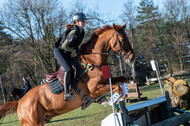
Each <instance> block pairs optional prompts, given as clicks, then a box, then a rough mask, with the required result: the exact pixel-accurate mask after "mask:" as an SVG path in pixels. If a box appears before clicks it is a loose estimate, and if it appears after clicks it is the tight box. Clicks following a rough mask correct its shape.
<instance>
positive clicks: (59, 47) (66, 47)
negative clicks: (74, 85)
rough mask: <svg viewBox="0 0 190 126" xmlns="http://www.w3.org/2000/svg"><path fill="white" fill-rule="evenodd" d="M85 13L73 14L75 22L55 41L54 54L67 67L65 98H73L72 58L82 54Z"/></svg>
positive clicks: (67, 26) (68, 25)
mask: <svg viewBox="0 0 190 126" xmlns="http://www.w3.org/2000/svg"><path fill="white" fill-rule="evenodd" d="M85 20H87V18H86V16H85V14H83V13H81V12H79V13H76V14H74V16H73V24H67V25H66V30H65V32H64V33H63V35H62V36H61V37H60V38H59V39H58V41H57V42H56V43H55V48H54V55H55V58H56V59H57V61H58V62H59V64H60V65H61V66H62V67H63V68H64V69H65V73H64V78H63V80H64V100H65V101H66V100H69V99H73V98H74V95H73V93H72V91H71V83H70V77H71V73H72V71H73V69H72V66H71V59H72V58H73V57H76V56H78V55H81V51H80V50H79V45H80V44H81V42H82V40H83V38H84V34H85V32H84V29H83V27H84V26H85Z"/></svg>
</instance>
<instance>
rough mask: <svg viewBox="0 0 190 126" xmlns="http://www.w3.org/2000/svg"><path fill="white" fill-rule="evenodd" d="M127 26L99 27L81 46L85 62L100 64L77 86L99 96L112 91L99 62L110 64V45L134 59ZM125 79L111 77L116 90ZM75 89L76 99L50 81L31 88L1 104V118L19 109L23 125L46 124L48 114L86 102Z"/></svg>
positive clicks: (68, 109) (74, 107)
mask: <svg viewBox="0 0 190 126" xmlns="http://www.w3.org/2000/svg"><path fill="white" fill-rule="evenodd" d="M125 28H126V24H124V25H123V26H120V25H115V24H113V27H110V26H108V25H106V26H104V27H102V28H99V29H97V30H96V31H95V32H94V34H93V35H92V36H91V39H90V40H89V41H88V42H87V43H86V44H84V45H83V46H82V47H81V49H82V51H83V52H85V53H86V55H82V56H81V57H80V58H81V60H82V62H83V63H85V64H92V65H94V66H97V67H94V68H93V69H92V70H91V71H88V72H87V73H86V74H85V75H84V76H83V77H82V79H81V80H80V81H79V83H78V88H80V89H81V91H82V92H83V93H84V94H85V95H87V96H88V97H90V98H97V97H99V96H101V95H104V94H107V93H109V91H110V86H109V80H108V79H107V78H103V73H102V71H101V67H98V66H101V65H107V64H108V54H109V51H110V50H111V49H112V50H113V51H115V52H116V53H118V54H120V55H122V56H123V57H124V58H125V59H126V62H131V61H132V60H133V58H134V52H133V49H132V47H131V45H130V43H129V40H128V37H127V35H126V33H125ZM124 81H126V79H125V78H124V77H115V78H112V88H113V90H114V91H116V92H118V93H120V94H121V93H122V89H121V87H120V86H119V85H118V83H120V82H124ZM72 91H73V93H74V99H73V100H68V101H64V92H62V93H60V94H57V95H55V94H53V93H51V91H50V89H49V86H48V82H47V83H45V84H43V85H39V86H37V87H35V88H33V89H31V90H30V91H29V92H27V94H26V95H25V96H24V97H22V98H21V99H20V100H18V101H12V102H7V103H5V104H3V105H2V106H0V118H2V117H4V116H5V115H6V114H8V113H11V112H12V111H14V110H17V115H18V118H19V120H20V123H21V124H22V125H23V126H43V125H44V120H45V116H47V115H49V117H51V118H52V117H55V116H57V115H60V114H64V113H66V112H69V111H72V110H74V109H76V108H79V107H80V106H81V105H82V104H83V102H82V97H81V95H79V94H78V93H77V92H76V90H74V89H72Z"/></svg>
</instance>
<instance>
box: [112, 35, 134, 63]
mask: <svg viewBox="0 0 190 126" xmlns="http://www.w3.org/2000/svg"><path fill="white" fill-rule="evenodd" d="M120 34H121V33H119V34H118V33H117V32H115V35H116V41H115V43H114V45H113V47H112V50H113V48H115V46H116V45H117V43H119V47H120V52H119V54H120V55H121V54H122V53H123V57H124V58H125V59H127V60H129V56H130V55H131V53H133V49H132V51H131V52H130V53H129V54H126V52H125V51H124V49H123V46H122V45H121V41H120V40H119V37H118V35H120Z"/></svg>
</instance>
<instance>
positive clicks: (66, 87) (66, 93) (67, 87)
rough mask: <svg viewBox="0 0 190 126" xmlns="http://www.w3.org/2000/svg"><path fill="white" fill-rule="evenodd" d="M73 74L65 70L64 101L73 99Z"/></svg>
mask: <svg viewBox="0 0 190 126" xmlns="http://www.w3.org/2000/svg"><path fill="white" fill-rule="evenodd" d="M70 77H71V74H70V73H68V72H65V74H64V101H67V100H72V99H73V98H74V95H73V93H72V91H71V83H70Z"/></svg>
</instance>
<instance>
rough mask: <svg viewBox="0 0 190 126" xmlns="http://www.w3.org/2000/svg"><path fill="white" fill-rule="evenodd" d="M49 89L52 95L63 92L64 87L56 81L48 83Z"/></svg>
mask: <svg viewBox="0 0 190 126" xmlns="http://www.w3.org/2000/svg"><path fill="white" fill-rule="evenodd" d="M49 88H50V90H51V92H52V93H53V94H60V93H61V92H63V91H64V86H63V85H62V84H61V82H60V81H59V80H58V79H56V80H54V81H52V82H49Z"/></svg>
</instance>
